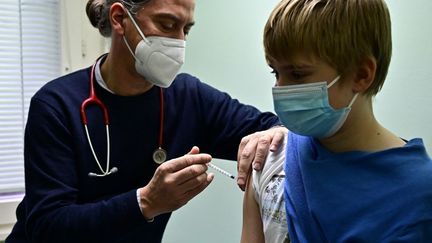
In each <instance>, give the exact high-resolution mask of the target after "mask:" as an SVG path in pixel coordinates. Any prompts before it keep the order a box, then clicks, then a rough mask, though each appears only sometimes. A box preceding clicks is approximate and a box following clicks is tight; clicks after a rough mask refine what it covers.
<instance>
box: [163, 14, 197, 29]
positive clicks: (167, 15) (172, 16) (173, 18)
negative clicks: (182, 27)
mask: <svg viewBox="0 0 432 243" xmlns="http://www.w3.org/2000/svg"><path fill="white" fill-rule="evenodd" d="M156 17H157V18H162V19H170V20H173V21H175V22H180V21H181V19H180V18H179V17H177V16H176V15H174V14H171V13H158V14H156ZM193 25H195V21H192V22H189V23H187V24H186V27H189V28H190V27H192V26H193Z"/></svg>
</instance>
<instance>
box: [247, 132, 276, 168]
mask: <svg viewBox="0 0 432 243" xmlns="http://www.w3.org/2000/svg"><path fill="white" fill-rule="evenodd" d="M270 141H271V137H270V136H268V135H264V136H262V137H260V138H259V140H258V145H257V148H256V152H255V158H254V160H253V162H252V167H253V168H254V169H255V170H261V169H262V165H263V164H264V161H265V159H266V157H267V154H268V151H269V147H270Z"/></svg>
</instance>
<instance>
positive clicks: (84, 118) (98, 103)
mask: <svg viewBox="0 0 432 243" xmlns="http://www.w3.org/2000/svg"><path fill="white" fill-rule="evenodd" d="M96 65H97V62H96V63H95V64H93V66H92V68H91V73H90V94H89V97H88V98H87V99H85V100H84V101H83V102H82V103H81V109H80V113H81V120H82V123H83V125H84V128H85V132H86V136H87V140H88V142H89V145H90V149H91V151H92V154H93V157H94V159H95V161H96V163H97V165H98V167H99V170H100V171H101V172H102V174H97V173H93V172H90V173H89V176H93V177H102V176H107V175H109V174H111V173H115V172H117V170H118V169H117V168H116V167H113V168H111V169H109V163H110V136H109V115H108V109H107V107H106V106H105V104H104V103H103V102H102V101H101V100H100V99H99V98H98V97H97V95H96V92H95V89H94V79H95V68H96ZM159 90H160V115H159V116H160V117H159V148H162V145H163V125H164V95H163V90H162V88H160V87H159ZM91 105H95V106H98V107H99V108H100V109H101V110H102V112H103V116H104V124H105V127H106V135H107V161H106V169H105V170H104V169H103V168H102V166H101V164H100V162H99V159H98V157H97V156H96V153H95V151H94V148H93V144H92V141H91V138H90V134H89V132H88V128H87V124H88V121H87V115H86V112H85V110H86V108H87V107H89V106H91Z"/></svg>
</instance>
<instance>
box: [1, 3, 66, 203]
mask: <svg viewBox="0 0 432 243" xmlns="http://www.w3.org/2000/svg"><path fill="white" fill-rule="evenodd" d="M0 5H1V6H2V7H1V8H0V23H1V25H0V196H1V195H3V196H4V195H7V194H13V193H22V192H24V166H23V165H24V161H23V157H24V156H23V137H24V127H25V122H26V119H27V112H28V107H29V101H30V99H31V97H32V96H33V94H34V93H35V92H36V91H37V90H38V89H39V88H40V87H41V86H42V85H43V84H45V83H46V82H47V81H49V80H51V79H53V78H55V77H57V76H59V75H60V74H61V66H60V63H61V56H60V53H61V49H60V21H59V19H60V14H59V12H60V11H59V0H0Z"/></svg>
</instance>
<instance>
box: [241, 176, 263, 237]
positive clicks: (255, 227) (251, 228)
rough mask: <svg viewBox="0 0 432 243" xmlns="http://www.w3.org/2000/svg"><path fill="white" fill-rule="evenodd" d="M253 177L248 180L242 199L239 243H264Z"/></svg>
mask: <svg viewBox="0 0 432 243" xmlns="http://www.w3.org/2000/svg"><path fill="white" fill-rule="evenodd" d="M252 181H253V177H252V175H251V177H250V178H249V180H248V185H247V187H246V190H245V193H244V197H243V228H242V235H241V243H264V242H265V240H264V232H263V225H262V220H261V210H260V208H259V205H258V203H257V201H256V199H255V190H254V188H253V186H252Z"/></svg>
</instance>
